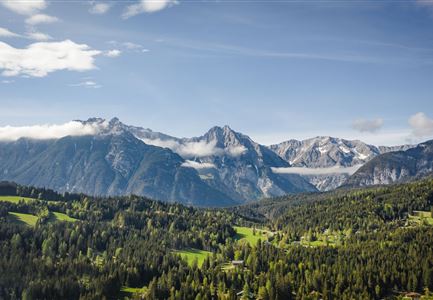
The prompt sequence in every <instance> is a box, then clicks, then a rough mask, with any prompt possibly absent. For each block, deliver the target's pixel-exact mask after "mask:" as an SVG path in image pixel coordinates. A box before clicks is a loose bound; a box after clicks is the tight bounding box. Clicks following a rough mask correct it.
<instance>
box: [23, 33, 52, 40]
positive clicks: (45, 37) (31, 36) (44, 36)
mask: <svg viewBox="0 0 433 300" xmlns="http://www.w3.org/2000/svg"><path fill="white" fill-rule="evenodd" d="M27 37H28V38H29V39H31V40H35V41H39V42H45V41H48V40H52V39H53V38H52V37H51V36H50V35H48V34H46V33H42V32H38V31H32V32H27Z"/></svg>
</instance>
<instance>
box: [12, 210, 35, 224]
mask: <svg viewBox="0 0 433 300" xmlns="http://www.w3.org/2000/svg"><path fill="white" fill-rule="evenodd" d="M9 217H10V219H12V221H13V222H17V223H20V224H25V225H27V226H32V227H33V226H35V225H36V221H37V220H38V217H36V216H34V215H30V214H22V213H16V212H9Z"/></svg>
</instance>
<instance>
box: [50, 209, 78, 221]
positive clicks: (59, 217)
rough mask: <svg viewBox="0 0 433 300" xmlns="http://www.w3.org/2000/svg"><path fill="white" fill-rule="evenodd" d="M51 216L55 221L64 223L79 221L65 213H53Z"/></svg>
mask: <svg viewBox="0 0 433 300" xmlns="http://www.w3.org/2000/svg"><path fill="white" fill-rule="evenodd" d="M51 214H52V216H53V219H54V221H64V222H76V221H78V220H77V219H75V218H71V217H70V216H68V215H66V214H64V213H59V212H55V211H53V212H51ZM50 221H51V219H50Z"/></svg>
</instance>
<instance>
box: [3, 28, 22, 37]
mask: <svg viewBox="0 0 433 300" xmlns="http://www.w3.org/2000/svg"><path fill="white" fill-rule="evenodd" d="M20 36H21V35H19V34H17V33H14V32H12V31H10V30H9V29H7V28H3V27H0V37H20Z"/></svg>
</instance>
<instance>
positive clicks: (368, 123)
mask: <svg viewBox="0 0 433 300" xmlns="http://www.w3.org/2000/svg"><path fill="white" fill-rule="evenodd" d="M382 126H383V119H381V118H377V119H373V120H367V119H357V120H355V121H353V124H352V128H353V129H355V130H357V131H359V132H371V133H374V132H377V131H378V130H379V129H381V128H382Z"/></svg>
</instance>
